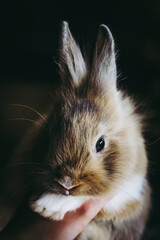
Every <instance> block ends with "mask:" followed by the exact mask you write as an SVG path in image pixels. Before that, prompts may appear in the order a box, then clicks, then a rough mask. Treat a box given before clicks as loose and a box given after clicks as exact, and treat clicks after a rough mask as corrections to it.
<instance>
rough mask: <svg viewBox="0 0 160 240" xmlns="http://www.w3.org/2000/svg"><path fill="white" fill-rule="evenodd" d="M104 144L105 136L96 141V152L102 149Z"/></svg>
mask: <svg viewBox="0 0 160 240" xmlns="http://www.w3.org/2000/svg"><path fill="white" fill-rule="evenodd" d="M104 146H105V141H104V139H103V138H100V139H99V140H98V141H97V143H96V152H100V151H102V150H103V148H104Z"/></svg>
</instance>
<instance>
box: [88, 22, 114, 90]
mask: <svg viewBox="0 0 160 240" xmlns="http://www.w3.org/2000/svg"><path fill="white" fill-rule="evenodd" d="M91 76H92V78H93V79H97V80H98V81H99V82H100V85H101V88H102V89H103V90H107V89H108V90H109V91H111V90H115V89H116V77H117V71H116V61H115V51H114V39H113V36H112V33H111V31H110V30H109V28H108V27H107V26H106V25H103V24H102V25H100V29H99V33H98V37H97V42H96V47H95V53H94V58H93V66H92V73H91Z"/></svg>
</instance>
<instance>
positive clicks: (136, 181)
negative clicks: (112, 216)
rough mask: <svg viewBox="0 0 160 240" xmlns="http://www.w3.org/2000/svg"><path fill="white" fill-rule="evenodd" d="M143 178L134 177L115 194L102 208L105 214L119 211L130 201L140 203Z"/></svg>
mask: <svg viewBox="0 0 160 240" xmlns="http://www.w3.org/2000/svg"><path fill="white" fill-rule="evenodd" d="M143 183H144V177H143V176H140V175H134V176H133V177H131V178H130V179H129V180H126V181H125V182H124V184H122V185H121V187H120V188H119V189H118V191H116V192H115V197H113V199H112V200H111V201H109V202H108V203H106V205H105V206H104V210H105V211H107V212H113V211H120V210H122V209H123V208H124V207H125V205H126V204H127V203H129V202H131V201H140V200H141V197H142V194H141V191H142V189H143Z"/></svg>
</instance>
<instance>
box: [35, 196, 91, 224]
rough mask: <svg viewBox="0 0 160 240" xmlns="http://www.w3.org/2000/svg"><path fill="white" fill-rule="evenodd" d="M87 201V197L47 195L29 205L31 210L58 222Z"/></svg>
mask: <svg viewBox="0 0 160 240" xmlns="http://www.w3.org/2000/svg"><path fill="white" fill-rule="evenodd" d="M88 199H89V197H81V196H79V197H74V196H63V195H56V194H54V193H52V194H51V193H48V194H44V195H42V196H41V198H40V199H38V200H37V201H35V202H33V203H31V208H32V209H33V211H35V212H38V213H40V214H41V215H42V216H44V217H49V218H51V219H54V220H60V219H63V217H64V215H65V214H66V213H67V212H69V211H74V210H76V209H77V208H79V207H80V206H81V205H82V204H83V203H84V202H86V201H87V200H88Z"/></svg>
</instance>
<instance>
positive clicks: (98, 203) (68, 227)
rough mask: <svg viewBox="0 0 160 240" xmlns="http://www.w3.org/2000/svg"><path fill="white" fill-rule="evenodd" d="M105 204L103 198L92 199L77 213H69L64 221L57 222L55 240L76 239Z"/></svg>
mask: <svg viewBox="0 0 160 240" xmlns="http://www.w3.org/2000/svg"><path fill="white" fill-rule="evenodd" d="M105 202H106V199H103V198H97V199H91V200H89V201H88V202H86V203H85V204H84V205H82V206H81V207H80V208H79V209H78V210H76V211H75V212H69V213H67V214H66V215H65V217H64V219H63V220H62V221H60V222H55V225H54V228H56V229H54V233H53V234H54V239H56V240H72V239H74V238H75V237H76V236H77V235H78V234H79V233H80V232H82V230H83V229H84V228H85V227H86V226H87V224H88V223H89V222H90V221H91V220H92V219H93V218H94V217H95V216H96V215H97V213H98V212H99V211H100V210H101V208H102V207H103V205H104V203H105ZM55 230H56V231H55Z"/></svg>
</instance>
